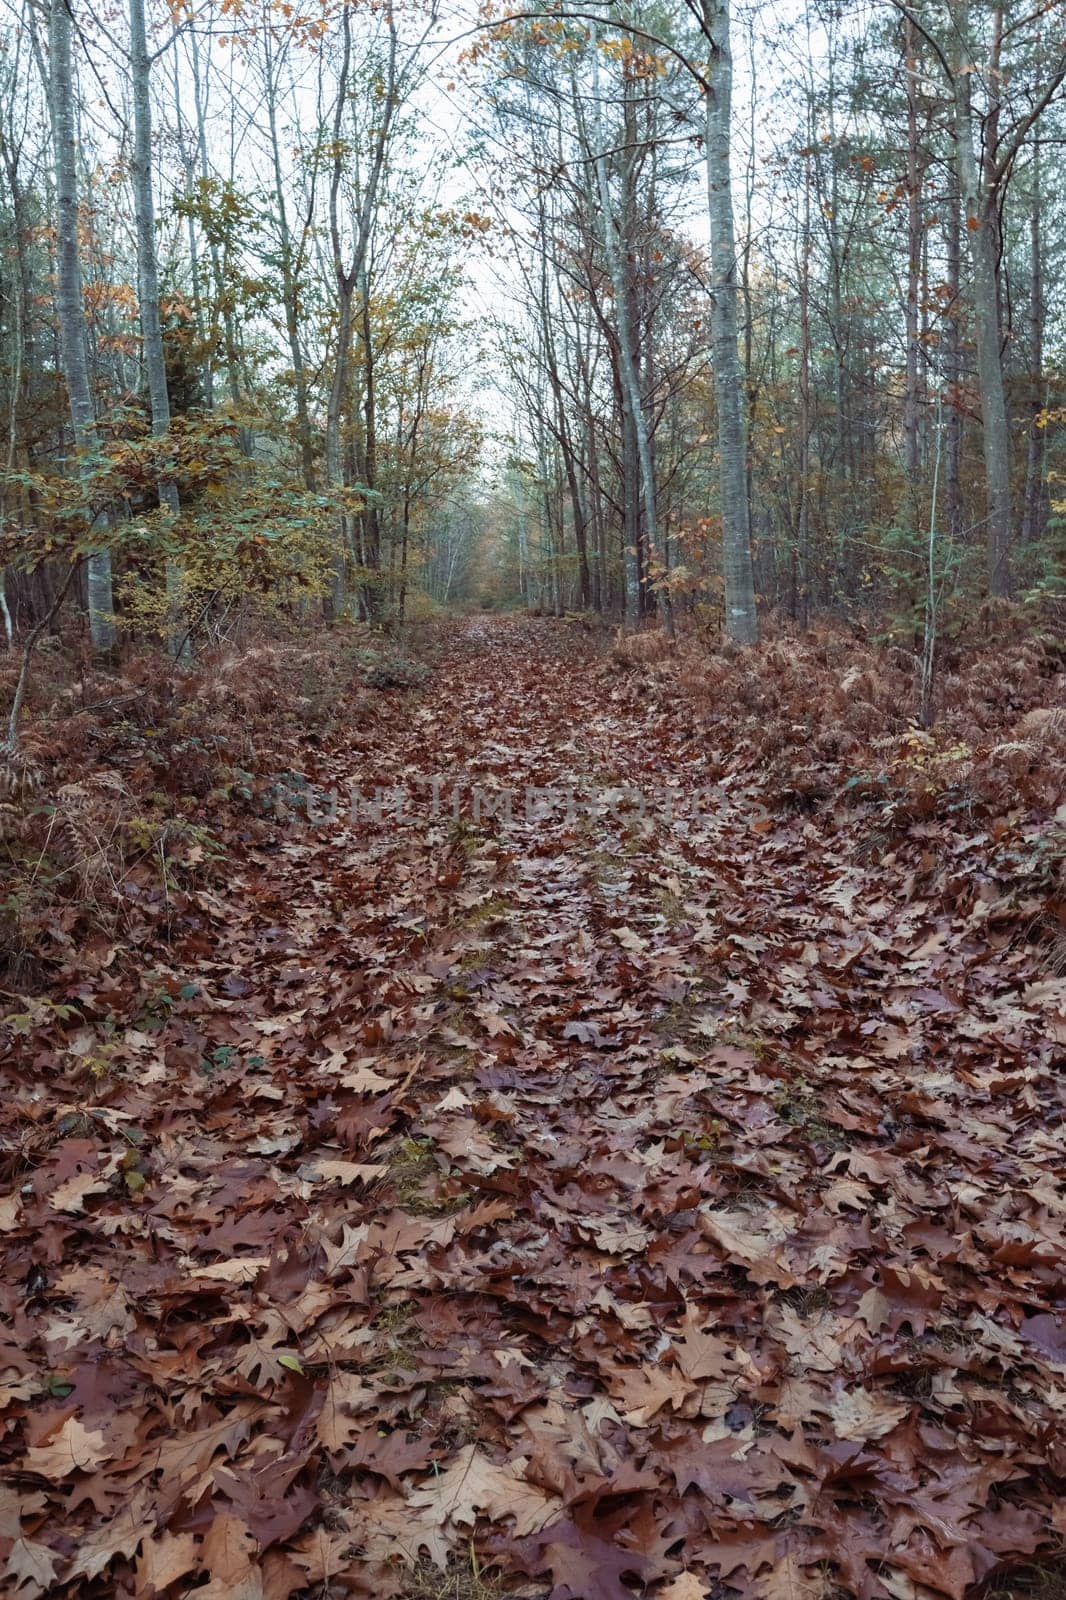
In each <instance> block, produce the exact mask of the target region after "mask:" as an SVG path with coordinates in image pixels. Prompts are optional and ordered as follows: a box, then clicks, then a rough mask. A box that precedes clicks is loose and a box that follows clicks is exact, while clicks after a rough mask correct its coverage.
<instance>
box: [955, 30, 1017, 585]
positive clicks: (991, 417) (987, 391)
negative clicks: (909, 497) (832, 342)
mask: <svg viewBox="0 0 1066 1600" xmlns="http://www.w3.org/2000/svg"><path fill="white" fill-rule="evenodd" d="M956 23H957V32H958V39H959V60H958V62H957V65H956V70H955V141H956V156H957V160H958V167H959V190H960V196H961V201H962V214H963V216H964V217H965V219H966V230H967V233H968V235H969V240H970V260H971V264H972V267H973V302H974V322H975V325H976V333H977V378H978V385H979V388H980V395H981V428H982V436H983V444H984V460H985V486H986V497H987V505H988V522H987V526H988V542H987V562H988V592H989V594H991V595H993V596H995V597H996V598H999V599H1006V598H1007V597H1008V596H1009V595H1010V545H1011V492H1010V428H1009V424H1008V420H1007V397H1006V389H1005V385H1004V380H1003V348H1002V330H1001V328H1000V318H999V289H998V259H997V253H998V233H999V229H998V216H997V211H998V199H999V194H998V187H997V188H992V189H991V190H989V188H988V185H987V183H986V182H982V177H981V174H980V172H979V169H978V164H977V155H976V151H975V148H974V127H973V104H972V82H973V71H972V65H973V64H972V60H971V47H970V44H969V36H970V29H969V0H956Z"/></svg>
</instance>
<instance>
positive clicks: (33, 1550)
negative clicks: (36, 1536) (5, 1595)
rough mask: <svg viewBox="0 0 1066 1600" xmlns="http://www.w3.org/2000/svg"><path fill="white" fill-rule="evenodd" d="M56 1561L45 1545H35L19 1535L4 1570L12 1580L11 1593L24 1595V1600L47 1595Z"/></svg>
mask: <svg viewBox="0 0 1066 1600" xmlns="http://www.w3.org/2000/svg"><path fill="white" fill-rule="evenodd" d="M56 1559H57V1557H56V1554H55V1552H54V1551H53V1550H50V1549H49V1548H48V1546H47V1545H46V1544H37V1543H36V1542H35V1541H34V1540H32V1539H24V1538H23V1537H22V1536H21V1534H20V1535H19V1537H18V1538H17V1539H16V1540H15V1542H14V1544H13V1545H12V1546H11V1553H10V1554H9V1556H8V1558H7V1566H6V1567H5V1569H4V1571H5V1574H6V1575H7V1577H9V1578H11V1579H12V1580H13V1587H12V1591H11V1592H12V1593H15V1592H17V1593H18V1594H20V1595H24V1596H25V1597H26V1600H33V1597H34V1596H36V1595H39V1594H47V1593H48V1592H49V1590H50V1589H51V1587H52V1580H53V1579H54V1578H55V1575H56Z"/></svg>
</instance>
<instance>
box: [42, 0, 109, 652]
mask: <svg viewBox="0 0 1066 1600" xmlns="http://www.w3.org/2000/svg"><path fill="white" fill-rule="evenodd" d="M70 36H71V15H70V11H69V10H68V8H67V0H51V6H50V9H49V53H50V57H51V80H50V83H49V112H50V117H51V125H52V143H53V146H54V152H55V165H56V312H57V315H58V321H59V347H60V358H61V361H62V366H63V376H64V378H65V380H66V385H67V394H68V396H69V399H70V420H71V423H72V425H73V429H74V444H75V448H76V449H77V451H78V454H79V456H80V458H81V459H80V462H79V467H80V472H81V476H82V480H83V482H84V483H85V484H86V488H88V485H89V481H90V479H91V476H92V459H93V457H94V456H95V454H96V451H97V448H98V440H97V433H96V412H95V409H94V406H93V396H92V389H91V387H90V384H89V361H88V354H87V350H86V343H85V301H84V295H83V292H82V278H81V260H80V258H79V255H78V176H77V141H76V136H75V131H74V82H73V70H72V67H71V54H70ZM93 526H94V527H95V528H97V529H99V530H100V531H101V532H105V531H106V529H107V526H108V523H107V517H106V515H105V514H104V513H103V512H100V513H98V514H97V515H96V517H95V518H94V520H93ZM87 569H88V581H87V596H88V610H89V638H90V641H91V643H92V647H93V649H94V650H96V651H99V652H101V653H106V652H108V651H110V650H112V649H113V648H114V644H115V624H114V599H113V596H112V592H111V552H110V550H108V549H107V548H106V547H105V548H101V549H97V550H93V551H92V552H91V553H90V555H89V557H88V561H87Z"/></svg>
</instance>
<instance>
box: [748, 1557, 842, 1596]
mask: <svg viewBox="0 0 1066 1600" xmlns="http://www.w3.org/2000/svg"><path fill="white" fill-rule="evenodd" d="M748 1592H749V1594H751V1595H752V1597H753V1600H826V1593H827V1586H826V1580H825V1577H824V1575H823V1574H822V1573H820V1572H818V1571H816V1570H812V1568H811V1565H810V1564H808V1565H806V1566H805V1565H803V1563H801V1561H800V1560H799V1558H798V1557H797V1556H796V1555H795V1554H794V1553H792V1552H791V1551H790V1552H789V1553H788V1554H787V1555H785V1556H783V1557H782V1559H781V1560H780V1561H776V1562H775V1563H774V1565H773V1566H772V1567H771V1568H770V1570H769V1572H766V1573H763V1574H761V1575H760V1576H758V1577H756V1578H755V1580H754V1581H753V1583H752V1584H751V1586H750V1589H749V1591H748Z"/></svg>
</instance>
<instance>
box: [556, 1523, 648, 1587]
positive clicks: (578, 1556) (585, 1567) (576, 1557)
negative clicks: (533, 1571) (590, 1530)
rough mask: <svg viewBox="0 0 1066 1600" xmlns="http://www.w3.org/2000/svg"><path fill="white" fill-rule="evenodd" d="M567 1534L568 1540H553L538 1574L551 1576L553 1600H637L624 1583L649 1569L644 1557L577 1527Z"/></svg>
mask: <svg viewBox="0 0 1066 1600" xmlns="http://www.w3.org/2000/svg"><path fill="white" fill-rule="evenodd" d="M546 1531H547V1532H549V1533H550V1532H551V1531H552V1529H550V1528H549V1529H548V1530H546ZM567 1531H568V1535H569V1536H568V1537H567V1538H565V1539H562V1538H560V1539H556V1540H552V1541H551V1542H548V1543H545V1544H544V1545H543V1546H542V1549H541V1555H540V1564H539V1566H538V1570H539V1571H543V1570H545V1569H547V1570H548V1571H550V1572H551V1575H552V1579H553V1581H554V1585H555V1586H554V1588H553V1589H552V1600H633V1590H632V1589H631V1588H630V1587H629V1585H628V1584H624V1583H623V1582H622V1579H623V1578H626V1577H635V1578H638V1579H639V1578H640V1577H641V1576H642V1574H643V1573H644V1571H645V1570H646V1568H647V1562H646V1561H645V1559H644V1557H643V1556H642V1555H640V1554H639V1553H638V1552H636V1551H632V1550H620V1549H619V1548H618V1546H617V1545H614V1544H608V1543H607V1542H606V1541H605V1540H603V1539H597V1538H595V1537H594V1536H592V1535H590V1534H586V1533H584V1532H583V1531H582V1530H580V1529H578V1528H576V1527H574V1526H573V1525H570V1527H569V1529H568V1530H567Z"/></svg>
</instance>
